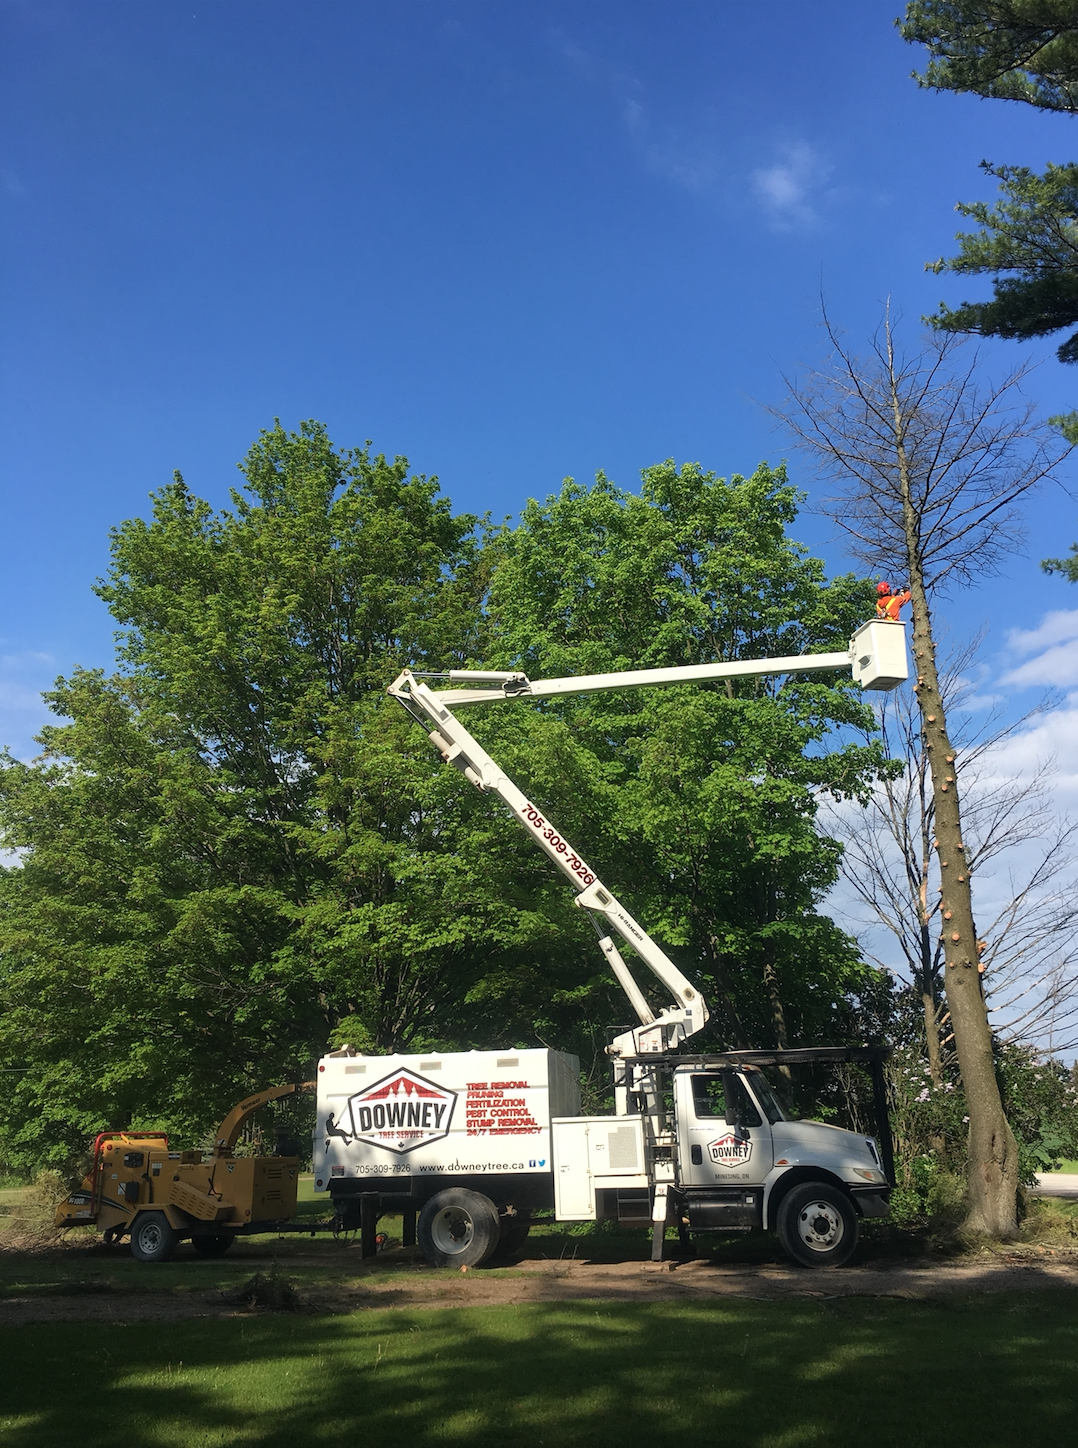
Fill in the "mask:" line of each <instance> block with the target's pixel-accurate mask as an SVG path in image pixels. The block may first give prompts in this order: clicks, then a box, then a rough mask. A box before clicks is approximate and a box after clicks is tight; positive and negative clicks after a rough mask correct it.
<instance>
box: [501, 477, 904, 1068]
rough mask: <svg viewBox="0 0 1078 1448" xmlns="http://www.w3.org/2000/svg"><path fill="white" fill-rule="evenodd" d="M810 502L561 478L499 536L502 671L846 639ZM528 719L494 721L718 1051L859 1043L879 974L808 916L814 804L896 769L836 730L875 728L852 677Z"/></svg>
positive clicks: (615, 665) (730, 685) (533, 672)
mask: <svg viewBox="0 0 1078 1448" xmlns="http://www.w3.org/2000/svg"><path fill="white" fill-rule="evenodd" d="M799 496H800V495H799V494H798V493H797V492H796V490H795V489H794V488H792V487H791V486H790V484H789V483H788V482H787V480H786V477H785V474H784V473H783V472H782V471H781V470H778V471H774V470H771V469H769V468H767V467H766V466H764V467H761V468H759V469H758V470H757V472H756V473H754V474H753V476H752V477H750V478H743V477H737V476H735V477H732V478H731V479H729V480H728V481H727V480H725V479H722V478H718V477H716V476H715V475H714V474H713V473H708V472H704V471H703V470H701V469H700V468H699V467H698V466H694V465H691V464H690V465H685V466H683V467H681V468H680V469H678V468H675V466H674V464H673V463H672V462H667V463H664V464H662V465H661V466H658V467H653V468H649V469H647V470H646V471H645V472H644V474H643V486H642V488H641V490H640V492H639V494H633V493H627V492H623V491H621V490H620V489H618V488H616V487H615V486H614V485H613V484H612V483H611V482H610V481H609V480H608V479H606V478H605V477H604V476H603V475H602V474H600V475H599V477H598V479H597V481H596V483H595V485H594V486H593V487H591V488H585V487H581V486H579V485H577V484H576V483H574V482H573V481H572V480H568V481H567V482H566V483H565V485H564V487H563V488H562V491H561V493H560V494H558V495H556V496H554V497H551V498H548V499H547V500H546V502H545V503H542V504H540V503H536V502H532V503H529V505H528V506H527V508H526V509H525V511H524V515H523V521H522V523H521V525H520V527H519V528H518V529H516V530H515V531H514V532H512V533H511V534H508V535H507V536H505V537H504V538H503V539H502V540H501V545H500V546H501V550H502V556H501V558H500V560H499V564H498V567H497V568H496V570H495V571H494V574H493V580H492V587H491V603H490V610H491V624H492V631H493V637H492V643H491V648H492V652H493V655H494V657H495V659H496V662H497V665H498V666H499V667H519V668H522V669H524V670H525V672H527V673H528V674H529V675H530V676H532V677H541V676H556V675H565V674H576V673H593V672H603V671H606V670H612V669H624V668H642V667H648V668H650V667H661V666H666V665H678V664H694V663H701V662H704V661H705V660H712V659H725V660H736V659H750V658H760V657H766V656H768V655H771V656H777V655H787V656H789V655H791V654H800V653H807V652H811V651H814V650H816V651H824V650H829V649H834V648H836V647H844V646H845V643H846V641H847V640H848V638H849V637H850V634H851V632H852V631H853V629H854V627H855V626H856V625H857V624H858V623H860V622H862V621H863V620H864V618H865V617H866V616H867V615H868V613H869V612H871V610H872V597H873V595H872V588H871V585H869V584H866V583H864V582H863V581H858V580H856V579H854V578H853V577H850V576H846V577H842V578H838V579H835V580H833V581H831V582H830V583H828V582H827V581H826V579H825V578H824V574H823V568H822V565H821V564H820V562H819V560H818V559H815V558H811V557H809V556H807V555H806V553H805V551H804V550H803V549H802V548H800V547H799V546H798V545H797V544H796V543H794V542H792V541H791V539H790V538H789V537H788V535H787V531H786V530H787V528H788V526H789V525H790V524H791V523H792V522H793V520H794V517H795V515H796V509H797V503H798V500H799ZM516 707H517V708H518V709H519V711H520V712H519V714H518V715H517V716H516V718H515V719H514V720H513V721H512V722H511V723H509V722H507V721H506V720H505V719H504V718H503V717H499V718H498V719H494V718H493V717H492V718H491V719H490V721H489V724H487V723H486V721H485V720H484V721H483V722H484V723H485V724H486V727H487V728H488V729H490V730H491V732H492V733H493V732H495V731H497V734H498V744H499V747H500V749H501V750H502V753H503V754H504V753H506V752H507V751H509V752H511V753H512V755H513V757H514V761H515V765H516V766H518V767H519V772H520V773H521V775H522V776H523V777H524V778H525V779H526V780H527V782H528V784H529V787H530V788H531V789H532V790H533V791H534V792H535V793H536V794H537V795H539V796H540V797H541V798H542V800H543V803H544V807H546V808H548V809H549V810H550V811H551V813H552V815H553V818H554V819H555V821H556V822H557V825H558V828H559V829H560V830H562V831H564V832H565V833H566V834H567V836H568V837H569V838H570V839H571V840H572V841H573V843H574V844H575V845H577V846H578V847H580V848H581V849H582V850H583V852H584V854H585V855H586V856H587V857H588V858H589V859H591V860H592V862H593V863H594V864H595V865H596V866H597V868H599V869H600V870H601V872H602V874H603V878H604V879H608V880H609V881H610V883H611V884H612V885H613V886H614V887H615V888H616V889H617V890H618V891H619V893H623V894H624V896H625V898H626V899H627V900H630V901H632V902H633V908H634V910H636V911H637V912H638V914H639V915H640V918H641V919H642V920H643V921H644V923H645V924H646V925H647V927H648V928H649V930H652V931H653V933H654V934H655V935H656V936H657V937H658V938H659V939H661V940H662V941H663V942H664V943H665V944H667V945H668V946H669V947H670V948H671V949H672V950H673V952H674V954H675V955H677V956H678V958H679V960H680V961H681V963H682V964H683V966H684V967H685V968H686V970H687V971H688V973H689V974H690V975H691V976H692V977H693V978H694V979H695V980H697V981H698V982H699V983H700V984H701V987H702V989H703V990H704V993H705V996H706V997H707V998H708V1000H709V1003H710V1005H711V1006H712V1011H713V1016H714V1018H715V1019H714V1026H713V1028H712V1031H713V1036H714V1037H717V1038H718V1039H719V1040H721V1041H723V1042H725V1043H726V1044H730V1045H735V1044H736V1045H758V1046H772V1045H780V1046H782V1045H786V1044H787V1042H792V1041H794V1040H798V1041H805V1040H819V1039H823V1040H842V1039H846V1038H848V1034H849V1033H850V1032H851V1031H853V1030H860V1029H861V1027H860V1026H854V1024H853V1002H854V1001H855V999H857V998H858V997H864V998H865V1000H866V1001H867V1000H869V999H871V998H873V997H874V995H875V994H876V993H878V991H879V989H880V978H879V976H878V975H877V973H876V972H874V971H872V970H869V969H868V968H866V966H865V965H864V963H863V961H862V960H861V958H860V956H859V954H858V952H857V950H856V948H855V947H854V945H853V943H852V942H851V940H850V939H849V938H848V937H847V936H846V935H844V934H843V932H842V931H840V930H839V929H838V928H837V927H836V926H835V924H834V923H833V921H831V920H830V919H829V918H828V917H827V916H825V915H822V914H820V913H819V911H818V909H817V906H818V904H819V901H820V899H821V897H822V896H823V895H824V894H825V893H826V891H827V890H828V889H829V888H830V886H831V885H832V884H833V882H834V880H835V876H836V869H837V862H838V847H837V846H836V845H835V843H834V842H833V841H832V840H830V839H827V838H826V837H824V836H823V835H822V834H821V833H820V832H819V831H818V830H817V829H816V828H815V815H816V799H817V795H818V793H819V791H821V790H832V791H835V792H843V793H847V794H857V793H859V792H860V791H862V790H864V789H865V788H867V786H868V783H869V781H870V780H871V779H872V778H874V777H875V776H876V775H877V774H878V772H879V771H880V769H881V768H884V767H885V763H884V760H883V756H882V754H881V752H880V748H879V746H878V745H875V744H870V745H868V746H860V747H859V746H857V745H854V744H848V745H846V746H845V747H835V744H834V740H833V738H832V739H831V740H828V736H829V735H831V734H832V731H833V730H835V729H836V728H840V727H841V726H844V725H860V724H861V723H862V722H864V721H866V720H868V719H869V717H870V716H869V713H868V711H867V710H866V709H865V707H864V706H863V705H862V703H861V701H860V698H859V691H858V690H856V689H855V687H854V686H853V685H852V684H851V682H850V680H849V677H848V676H846V677H844V678H839V677H834V678H821V676H819V675H808V676H804V677H802V678H800V679H798V678H792V679H787V680H782V679H781V678H778V679H771V680H765V679H761V678H759V677H757V678H754V679H750V680H738V681H734V680H730V681H725V682H723V683H721V684H711V685H704V686H693V687H676V688H666V689H651V690H640V691H628V692H624V693H622V692H619V693H616V694H608V695H602V694H599V695H586V696H571V697H569V698H566V699H563V700H561V701H558V702H550V703H548V704H546V705H545V706H541V707H535V706H531V707H529V706H526V705H519V706H516ZM474 717H475V718H476V719H478V718H479V713H478V711H477V712H476V714H475V716H474ZM829 745H830V747H829ZM499 757H500V756H499ZM660 1003H661V1004H664V1005H665V1004H667V1002H666V1001H665V1000H663V1001H661V1002H660ZM624 1011H625V1007H624V1005H623V1006H622V1014H623V1015H624Z"/></svg>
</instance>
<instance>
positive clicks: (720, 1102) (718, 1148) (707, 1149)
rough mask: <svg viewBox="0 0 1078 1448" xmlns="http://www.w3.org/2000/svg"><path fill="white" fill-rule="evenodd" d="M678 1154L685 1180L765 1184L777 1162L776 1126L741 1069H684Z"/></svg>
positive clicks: (680, 1076) (679, 1086)
mask: <svg viewBox="0 0 1078 1448" xmlns="http://www.w3.org/2000/svg"><path fill="white" fill-rule="evenodd" d="M675 1079H676V1082H677V1086H676V1090H675V1100H676V1103H677V1133H678V1156H679V1162H680V1166H681V1184H682V1185H683V1186H697V1187H702V1186H727V1185H729V1186H742V1185H750V1186H757V1185H760V1184H761V1183H762V1182H763V1180H764V1178H765V1177H766V1176H767V1174H768V1172H769V1171H770V1170H771V1167H772V1165H773V1162H774V1153H773V1151H772V1147H771V1127H770V1125H769V1124H768V1123H767V1122H766V1121H764V1120H763V1118H762V1117H761V1115H760V1112H759V1110H758V1109H757V1107H756V1103H755V1102H754V1101H753V1099H752V1097H751V1095H750V1094H749V1092H748V1091H747V1090H746V1088H745V1083H744V1081H743V1080H742V1078H741V1076H740V1074H739V1073H738V1072H736V1071H679V1072H678V1073H677V1076H676V1078H675Z"/></svg>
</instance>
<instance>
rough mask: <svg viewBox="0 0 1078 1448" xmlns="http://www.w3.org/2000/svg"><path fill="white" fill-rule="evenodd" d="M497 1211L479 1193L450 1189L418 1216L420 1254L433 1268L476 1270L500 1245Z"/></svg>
mask: <svg viewBox="0 0 1078 1448" xmlns="http://www.w3.org/2000/svg"><path fill="white" fill-rule="evenodd" d="M501 1235H502V1231H501V1225H500V1223H499V1221H498V1208H497V1207H496V1206H495V1205H494V1203H493V1202H492V1201H491V1200H490V1198H489V1197H484V1196H481V1195H480V1194H479V1192H469V1191H466V1190H465V1189H464V1188H463V1187H450V1188H449V1189H448V1191H444V1192H439V1193H438V1194H437V1196H434V1197H431V1199H430V1201H429V1202H427V1204H426V1206H425V1207H424V1208H423V1210H422V1211H421V1212H420V1214H419V1222H418V1224H417V1228H416V1236H417V1237H418V1239H419V1250H420V1251H421V1252H422V1253H423V1256H424V1257H426V1259H427V1261H428V1262H430V1263H431V1264H432V1265H433V1266H435V1267H478V1266H480V1265H481V1264H482V1263H483V1262H485V1261H486V1260H487V1258H488V1257H490V1256H492V1255H493V1253H494V1252H495V1251H496V1249H497V1247H498V1243H499V1242H500V1241H501Z"/></svg>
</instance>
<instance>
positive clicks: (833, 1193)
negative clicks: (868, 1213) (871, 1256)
mask: <svg viewBox="0 0 1078 1448" xmlns="http://www.w3.org/2000/svg"><path fill="white" fill-rule="evenodd" d="M775 1228H776V1230H777V1232H778V1235H779V1241H780V1242H781V1243H782V1249H783V1251H784V1252H785V1253H786V1255H787V1256H788V1257H792V1258H793V1260H794V1261H795V1262H800V1263H801V1265H802V1266H803V1267H841V1266H843V1265H844V1264H845V1263H846V1262H848V1261H849V1260H850V1258H851V1257H852V1256H853V1254H854V1252H855V1251H856V1250H857V1213H856V1212H855V1211H854V1209H853V1205H852V1203H851V1202H850V1200H849V1198H848V1197H847V1196H846V1194H845V1193H844V1192H842V1191H840V1190H839V1189H838V1187H833V1186H831V1185H830V1183H829V1182H802V1184H801V1185H800V1186H797V1187H794V1188H793V1189H792V1190H791V1191H790V1192H789V1193H788V1194H787V1195H786V1196H785V1197H783V1199H782V1202H781V1203H780V1205H779V1210H778V1218H777V1220H776V1222H775Z"/></svg>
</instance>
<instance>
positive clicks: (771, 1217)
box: [764, 1166, 850, 1232]
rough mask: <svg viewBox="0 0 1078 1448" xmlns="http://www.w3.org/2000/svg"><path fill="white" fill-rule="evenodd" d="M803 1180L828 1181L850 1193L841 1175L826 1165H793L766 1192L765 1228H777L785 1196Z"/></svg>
mask: <svg viewBox="0 0 1078 1448" xmlns="http://www.w3.org/2000/svg"><path fill="white" fill-rule="evenodd" d="M802 1182H827V1183H828V1184H829V1185H830V1186H833V1187H837V1188H838V1189H839V1191H840V1192H842V1193H843V1194H844V1195H845V1196H847V1197H848V1196H849V1195H850V1189H849V1187H848V1186H847V1185H846V1183H845V1182H844V1181H843V1180H842V1178H841V1177H837V1176H835V1174H834V1172H830V1171H828V1170H827V1169H826V1167H822V1166H792V1167H790V1169H789V1171H784V1172H783V1173H782V1175H781V1176H780V1177H779V1178H778V1179H777V1180H776V1181H773V1182H772V1183H771V1185H770V1187H768V1188H767V1189H766V1191H765V1193H764V1228H765V1230H766V1231H769V1232H773V1231H774V1230H775V1217H776V1216H777V1214H778V1210H779V1206H780V1205H781V1203H782V1199H783V1197H784V1196H785V1195H786V1193H787V1192H789V1191H791V1190H792V1189H793V1188H794V1187H796V1186H800V1184H801V1183H802Z"/></svg>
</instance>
